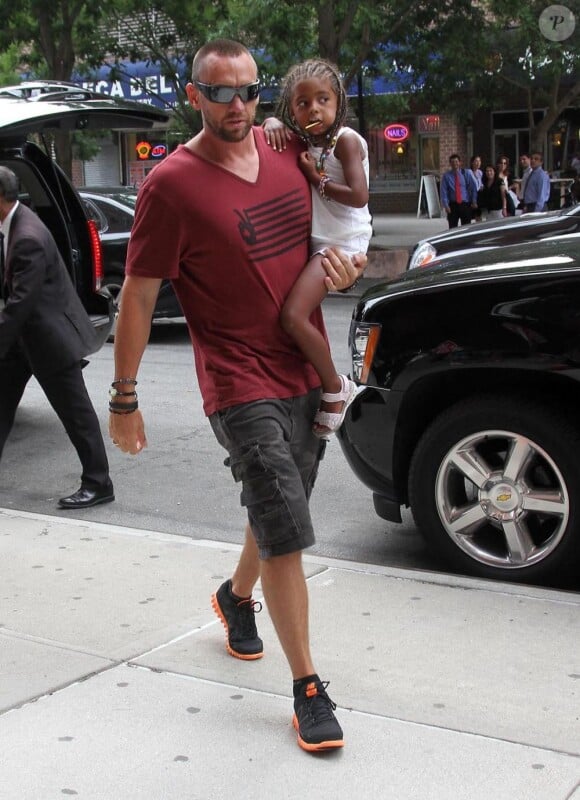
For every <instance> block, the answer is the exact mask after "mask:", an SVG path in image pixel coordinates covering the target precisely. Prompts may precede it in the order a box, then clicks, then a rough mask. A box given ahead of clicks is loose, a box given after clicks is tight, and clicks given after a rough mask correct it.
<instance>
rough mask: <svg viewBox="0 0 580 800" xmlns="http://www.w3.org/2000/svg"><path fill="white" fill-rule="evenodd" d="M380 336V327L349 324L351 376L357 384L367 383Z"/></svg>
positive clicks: (361, 323)
mask: <svg viewBox="0 0 580 800" xmlns="http://www.w3.org/2000/svg"><path fill="white" fill-rule="evenodd" d="M380 335H381V326H380V325H377V324H370V323H365V322H353V323H352V324H351V329H350V350H351V357H352V369H353V375H354V377H355V378H356V380H357V381H358V382H359V383H366V382H367V381H368V378H369V374H370V370H371V365H372V363H373V359H374V356H375V350H376V349H377V345H378V343H379V337H380Z"/></svg>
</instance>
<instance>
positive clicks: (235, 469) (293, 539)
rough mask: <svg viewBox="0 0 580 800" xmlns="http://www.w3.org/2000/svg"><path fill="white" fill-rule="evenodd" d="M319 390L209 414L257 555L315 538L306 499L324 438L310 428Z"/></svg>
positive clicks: (306, 543) (285, 549)
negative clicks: (237, 484)
mask: <svg viewBox="0 0 580 800" xmlns="http://www.w3.org/2000/svg"><path fill="white" fill-rule="evenodd" d="M319 404H320V390H319V389H315V390H313V391H311V392H309V393H308V394H306V395H303V396H301V397H290V398H286V399H284V400H277V399H272V400H258V401H256V402H252V403H242V404H241V405H237V406H231V407H230V408H226V409H224V410H223V411H217V412H216V413H215V414H212V415H211V416H210V417H209V422H210V425H211V427H212V429H213V432H214V434H215V436H216V438H217V440H218V442H219V443H220V444H221V445H222V447H224V448H225V449H226V450H227V451H228V453H229V458H227V459H226V460H225V462H224V463H225V464H226V466H229V467H230V469H231V471H232V475H233V476H234V480H235V481H237V482H241V484H242V493H241V497H240V500H241V504H242V505H243V506H245V507H246V509H247V512H248V521H249V523H250V527H251V528H252V531H253V534H254V536H255V537H256V542H257V544H258V551H259V555H260V558H262V559H267V558H271V557H272V556H281V555H286V554H287V553H293V552H295V551H297V550H303V549H304V548H305V547H310V546H311V545H313V544H314V531H313V529H312V520H311V518H310V509H309V507H308V500H309V497H310V494H311V492H312V488H313V486H314V481H315V480H316V476H317V474H318V465H319V463H320V461H321V459H322V457H323V455H324V450H325V447H326V442H324V441H323V440H321V439H318V438H317V437H316V436H314V434H313V433H312V423H313V420H314V415H315V413H316V411H317V409H318V407H319Z"/></svg>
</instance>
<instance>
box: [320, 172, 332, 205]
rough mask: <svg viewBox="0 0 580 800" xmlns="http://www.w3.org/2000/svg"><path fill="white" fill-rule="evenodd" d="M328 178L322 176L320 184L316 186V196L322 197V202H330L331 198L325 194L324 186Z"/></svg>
mask: <svg viewBox="0 0 580 800" xmlns="http://www.w3.org/2000/svg"><path fill="white" fill-rule="evenodd" d="M329 181H330V178H329V177H328V175H323V176H322V177H321V179H320V183H319V184H318V194H319V195H320V196H321V197H322V199H323V200H330V199H331V198H330V197H329V196H328V195H327V194H326V184H327V183H329Z"/></svg>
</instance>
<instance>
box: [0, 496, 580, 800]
mask: <svg viewBox="0 0 580 800" xmlns="http://www.w3.org/2000/svg"><path fill="white" fill-rule="evenodd" d="M238 552H239V550H238V549H237V548H236V547H234V546H232V545H231V544H224V543H215V542H209V541H203V540H195V539H191V538H189V537H183V536H176V535H168V534H162V533H157V532H155V531H142V530H136V529H130V528H121V527H115V526H110V525H104V524H99V523H92V522H87V521H84V520H82V519H80V520H75V519H68V518H66V519H63V518H62V517H51V516H40V515H35V514H28V513H25V512H19V511H14V510H9V509H0V563H1V565H2V566H1V567H0V570H1V575H2V588H1V593H0V596H1V598H2V600H1V605H0V608H1V611H0V669H1V674H2V681H1V683H0V753H1V756H0V763H1V765H2V776H1V779H0V797H1V798H2V800H56V798H62V797H63V796H76V797H78V798H79V799H80V798H82V800H221V799H222V798H225V797H228V798H232V800H246V798H247V799H248V800H249V799H250V798H252V799H253V800H266V798H268V800H271V799H272V798H275V800H286V799H287V798H292V799H293V798H300V800H302V798H305V797H308V798H321V799H322V800H327V798H328V800H330V799H331V798H332V800H350V799H351V798H355V797H360V798H362V799H364V800H366V798H371V800H374V798H381V800H383V798H386V799H387V800H389V799H392V800H580V737H579V735H578V732H579V715H580V649H579V648H578V616H579V611H580V608H579V607H580V596H579V595H577V594H573V593H566V592H559V591H554V590H546V589H540V588H532V587H524V586H521V587H518V586H511V585H506V584H501V583H491V582H484V581H478V580H472V579H467V578H462V577H452V576H448V575H445V574H437V573H429V572H413V571H406V570H399V569H392V568H381V567H377V566H372V565H368V564H356V563H350V562H345V561H336V560H331V559H326V558H320V557H314V556H308V555H306V556H305V571H306V575H307V580H308V584H309V590H310V597H311V639H312V645H313V651H314V654H315V659H316V663H317V665H318V670H319V672H320V675H321V677H322V679H323V680H330V681H331V684H330V686H329V693H330V696H331V697H332V698H333V699H334V700H335V702H336V703H337V704H338V708H337V715H338V717H339V720H340V722H341V724H342V726H343V728H344V731H345V741H346V745H345V748H344V749H343V750H341V751H336V752H334V753H327V754H324V755H311V754H308V753H305V752H304V751H302V750H301V749H300V748H299V747H298V746H297V744H296V736H295V732H294V730H293V728H292V725H291V716H292V701H291V682H290V678H289V675H288V671H287V666H286V662H285V659H284V657H283V654H282V652H281V650H280V647H279V645H278V642H277V638H276V636H275V633H274V631H273V628H272V625H271V622H270V620H269V617H268V613H267V610H266V608H265V607H264V609H263V611H262V613H261V614H260V615H259V617H258V620H257V621H258V627H259V630H260V633H261V635H262V638H263V639H264V643H265V657H264V658H263V659H262V660H260V661H255V662H243V661H239V660H237V659H234V658H231V657H230V656H228V655H227V653H226V650H225V646H224V631H223V628H222V625H221V623H220V622H219V620H218V619H217V617H216V616H215V615H214V613H213V611H212V609H211V606H210V595H211V593H212V592H213V591H215V589H216V588H217V586H218V585H219V584H220V583H221V582H222V581H223V580H224V579H225V578H227V577H229V576H230V575H231V573H232V570H233V568H234V565H235V563H236V561H237V556H238ZM258 596H259V595H258Z"/></svg>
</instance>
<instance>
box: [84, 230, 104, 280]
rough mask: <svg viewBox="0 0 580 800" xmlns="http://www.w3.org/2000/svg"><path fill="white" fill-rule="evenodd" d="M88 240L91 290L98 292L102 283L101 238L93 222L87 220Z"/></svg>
mask: <svg viewBox="0 0 580 800" xmlns="http://www.w3.org/2000/svg"><path fill="white" fill-rule="evenodd" d="M87 226H88V229H89V239H90V240H91V256H92V261H93V289H94V290H95V292H98V291H99V289H100V288H101V283H102V281H103V250H102V248H101V237H100V236H99V231H98V229H97V225H96V223H95V221H94V220H92V219H89V220H87Z"/></svg>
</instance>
